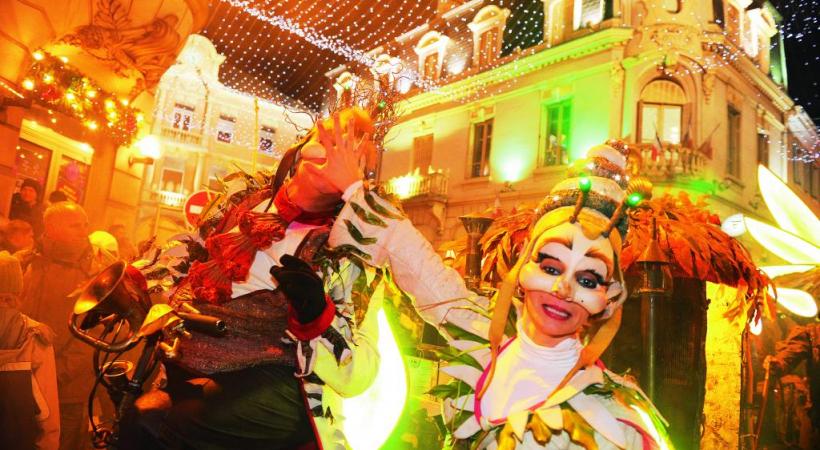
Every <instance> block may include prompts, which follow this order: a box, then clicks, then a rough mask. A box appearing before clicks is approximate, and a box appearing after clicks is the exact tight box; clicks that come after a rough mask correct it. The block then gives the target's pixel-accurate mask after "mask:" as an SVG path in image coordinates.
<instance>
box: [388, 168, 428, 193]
mask: <svg viewBox="0 0 820 450" xmlns="http://www.w3.org/2000/svg"><path fill="white" fill-rule="evenodd" d="M421 179H422V177H421V175H419V169H418V168H416V170H415V171H414V172H412V173H408V174H407V175H402V176H400V177H395V178H391V179H390V180H389V181H388V182H387V183H388V185H389V186H390V192H392V193H393V194H395V195H396V196H397V197H398V198H401V199H405V198H410V197H412V196H413V195H414V194H415V193H416V190H417V189H418V186H419V183H420V182H421Z"/></svg>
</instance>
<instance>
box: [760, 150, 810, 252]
mask: <svg viewBox="0 0 820 450" xmlns="http://www.w3.org/2000/svg"><path fill="white" fill-rule="evenodd" d="M757 182H758V184H759V185H760V194H761V195H762V196H763V200H764V201H765V202H766V206H768V207H769V211H770V212H771V213H772V216H774V220H775V221H777V224H778V225H780V228H783V229H784V230H786V231H788V232H790V233H792V234H794V235H797V236H800V237H801V238H803V239H805V240H807V241H809V242H811V243H813V244H814V245H820V220H818V219H817V216H815V215H814V213H813V212H812V210H811V209H810V208H809V207H808V206H807V205H806V204H805V203H804V202H803V200H801V199H800V197H798V196H797V194H795V193H794V192H793V191H792V190H791V189H789V187H788V186H787V185H786V183H784V182H783V181H782V180H781V179H780V178H778V177H777V175H775V174H774V173H772V171H771V170H769V169H767V168H766V167H764V166H763V165H759V166H757Z"/></svg>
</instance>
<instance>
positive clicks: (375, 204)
mask: <svg viewBox="0 0 820 450" xmlns="http://www.w3.org/2000/svg"><path fill="white" fill-rule="evenodd" d="M364 201H365V202H367V206H369V207H370V209H372V210H373V211H375V212H376V213H377V214H379V215H380V216H382V217H387V218H388V219H396V220H402V219H404V217H402V216H401V215H400V214H395V213H393V212H391V211H390V210H389V209H387V208H385V207H384V206H382V205H381V204H380V203H379V201H378V200H376V197H373V194H371V193H370V191H365V192H364Z"/></svg>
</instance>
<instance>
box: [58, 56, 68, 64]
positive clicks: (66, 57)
mask: <svg viewBox="0 0 820 450" xmlns="http://www.w3.org/2000/svg"><path fill="white" fill-rule="evenodd" d="M60 61H62V62H63V63H67V62H68V56H61V57H60Z"/></svg>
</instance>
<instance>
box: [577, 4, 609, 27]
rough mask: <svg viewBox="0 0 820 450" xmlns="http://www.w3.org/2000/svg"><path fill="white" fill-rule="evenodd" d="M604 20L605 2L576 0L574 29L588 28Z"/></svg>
mask: <svg viewBox="0 0 820 450" xmlns="http://www.w3.org/2000/svg"><path fill="white" fill-rule="evenodd" d="M603 19H604V2H603V0H575V6H574V14H573V17H572V29H573V30H577V29H579V28H587V27H589V26H590V25H595V24H597V23H600V22H601V21H602V20H603Z"/></svg>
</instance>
